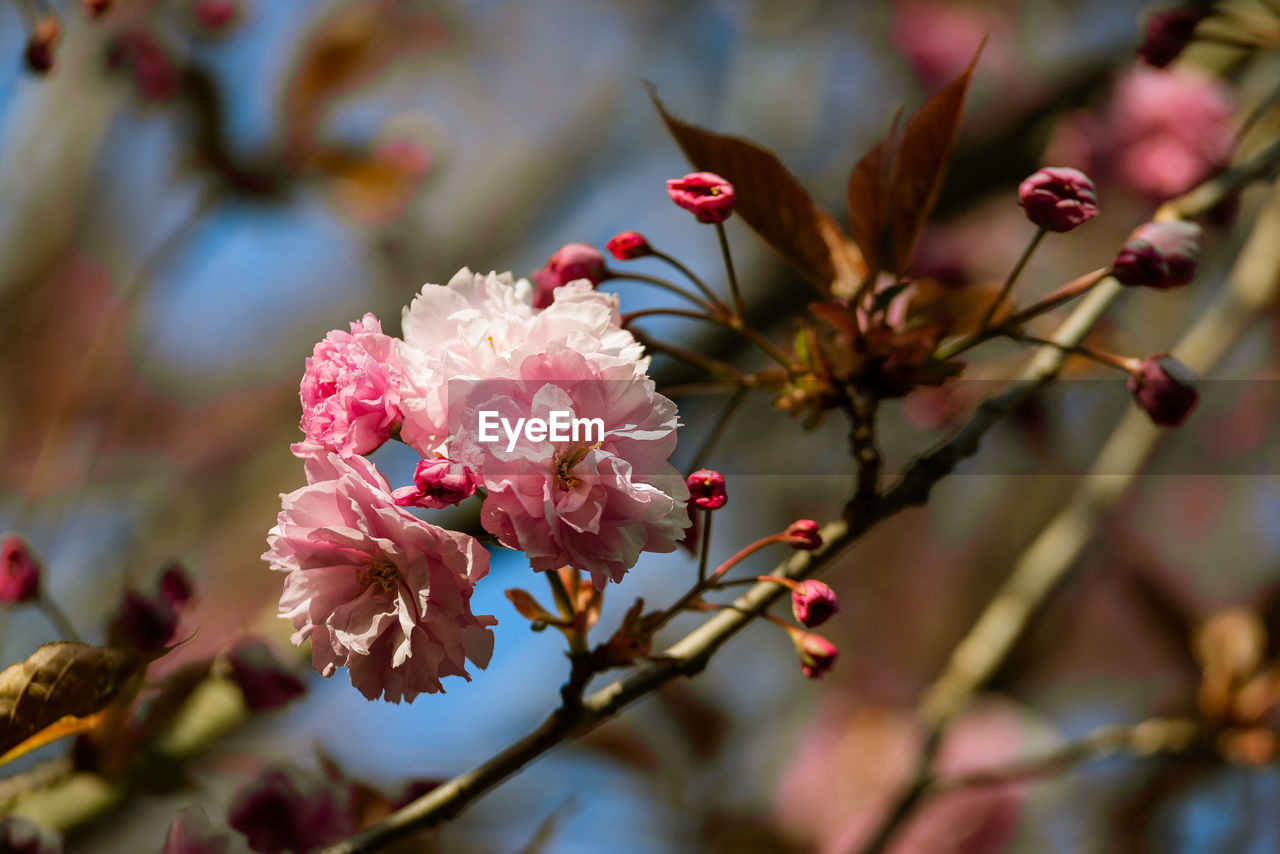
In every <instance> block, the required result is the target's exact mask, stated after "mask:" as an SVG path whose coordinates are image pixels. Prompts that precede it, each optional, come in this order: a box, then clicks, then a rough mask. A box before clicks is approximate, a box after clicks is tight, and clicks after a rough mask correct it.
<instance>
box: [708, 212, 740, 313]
mask: <svg viewBox="0 0 1280 854" xmlns="http://www.w3.org/2000/svg"><path fill="white" fill-rule="evenodd" d="M715 225H716V237H718V238H719V239H720V254H721V255H723V256H724V269H725V273H727V274H728V276H729V292H730V293H731V294H732V295H733V313H734V314H735V315H737V316H738V318H739V319H745V318H746V316H747V309H746V306H745V305H744V304H743V302H742V291H741V290H740V289H739V288H738V276H737V274H736V273H734V271H733V255H732V253H730V252H729V235H728V234H726V233H725V230H724V223H722V222H717V223H716V224H715Z"/></svg>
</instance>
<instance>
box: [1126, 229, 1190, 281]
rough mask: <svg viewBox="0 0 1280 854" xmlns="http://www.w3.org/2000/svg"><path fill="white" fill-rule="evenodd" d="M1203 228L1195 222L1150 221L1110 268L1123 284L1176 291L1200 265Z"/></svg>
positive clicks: (1132, 235)
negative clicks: (1174, 289) (1173, 289)
mask: <svg viewBox="0 0 1280 854" xmlns="http://www.w3.org/2000/svg"><path fill="white" fill-rule="evenodd" d="M1201 233H1202V230H1201V228H1200V226H1198V225H1196V224H1195V223H1193V222H1148V223H1145V224H1143V225H1140V226H1138V227H1137V228H1136V229H1134V231H1133V233H1132V234H1130V235H1129V239H1128V240H1126V241H1125V243H1124V246H1122V247H1121V248H1120V254H1119V255H1117V256H1116V260H1115V261H1114V262H1113V263H1112V265H1111V271H1112V274H1113V275H1115V277H1116V279H1117V280H1119V281H1120V283H1121V284H1125V285H1139V286H1143V287H1148V288H1161V289H1163V288H1176V287H1179V286H1180V285H1185V284H1187V283H1188V282H1190V281H1191V280H1192V279H1194V278H1195V276H1196V269H1197V268H1198V267H1199V266H1200V235H1201Z"/></svg>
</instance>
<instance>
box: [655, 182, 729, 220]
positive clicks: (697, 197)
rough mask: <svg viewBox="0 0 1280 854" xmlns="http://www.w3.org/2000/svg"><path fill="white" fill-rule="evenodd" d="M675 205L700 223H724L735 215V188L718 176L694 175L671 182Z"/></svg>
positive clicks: (668, 186)
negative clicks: (730, 216)
mask: <svg viewBox="0 0 1280 854" xmlns="http://www.w3.org/2000/svg"><path fill="white" fill-rule="evenodd" d="M667 195H668V196H670V197H671V201H673V202H675V203H676V204H677V205H679V206H680V207H682V208H684V209H685V210H687V211H689V212H690V213H692V214H693V215H694V216H696V217H697V218H698V221H699V222H707V223H715V222H724V221H725V220H726V219H728V218H729V215H730V214H731V213H733V204H734V194H733V185H732V184H730V183H729V182H728V181H726V180H725V179H724V178H721V177H720V176H719V175H717V174H715V173H714V172H690V173H689V174H688V175H685V176H684V177H683V178H672V179H670V180H669V181H667Z"/></svg>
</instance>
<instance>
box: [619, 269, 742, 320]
mask: <svg viewBox="0 0 1280 854" xmlns="http://www.w3.org/2000/svg"><path fill="white" fill-rule="evenodd" d="M608 280H609V281H616V280H622V281H627V282H643V283H644V284H646V285H653V286H654V287H655V288H662V289H663V290H666V291H670V292H671V293H673V294H676V295H678V296H681V297H683V298H684V299H687V300H689V302H691V303H693V304H695V305H698V306H701V307H702V308H703V309H704V310H705V311H706V312H707V314H710V315H713V316H714V315H716V314H719V313H721V311H722V309H719V308H718V307H717V306H716V305H713V304H712V303H710V302H708V301H707V300H704V299H703V298H702V297H700V296H698V295H697V294H695V293H694V292H693V291H690V290H686V289H685V288H682V287H680V286H679V285H677V284H676V283H675V282H668V281H667V280H666V279H661V278H658V277H657V276H647V275H645V274H644V273H619V272H618V271H616V270H613V269H610V270H609V279H608Z"/></svg>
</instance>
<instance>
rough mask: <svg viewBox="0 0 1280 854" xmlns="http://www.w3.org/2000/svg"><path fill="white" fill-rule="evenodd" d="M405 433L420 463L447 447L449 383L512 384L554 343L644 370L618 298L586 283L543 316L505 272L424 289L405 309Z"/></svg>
mask: <svg viewBox="0 0 1280 854" xmlns="http://www.w3.org/2000/svg"><path fill="white" fill-rule="evenodd" d="M403 326H404V343H403V345H402V346H401V355H402V362H403V365H404V389H403V392H402V398H403V401H402V406H403V409H404V417H405V422H404V429H403V431H402V433H401V438H402V439H403V440H404V441H405V442H406V443H408V444H409V445H410V446H412V447H413V448H414V449H415V450H416V451H417V452H418V453H419V454H421V455H422V456H424V457H428V456H432V455H433V454H434V452H435V451H436V450H437V449H438V447H439V446H440V444H441V443H442V442H444V441H445V440H446V439H447V438H448V436H449V434H450V432H451V430H450V427H449V405H448V404H449V383H450V381H463V382H471V381H476V380H484V379H493V378H512V377H515V376H516V372H517V368H518V366H519V365H520V364H521V363H522V362H523V361H524V359H525V358H527V357H528V356H531V355H536V354H538V353H542V352H545V351H546V350H547V349H548V348H549V347H550V346H551V345H552V344H553V343H557V342H558V343H559V344H561V345H563V346H567V347H569V348H571V349H573V350H575V351H577V352H579V353H584V354H586V353H589V354H593V355H594V354H598V355H601V356H604V357H616V358H622V359H625V360H627V361H629V362H630V363H631V364H632V365H633V368H634V370H635V372H636V373H638V374H643V373H644V371H645V370H646V369H647V367H648V359H647V358H644V356H643V353H644V351H643V348H642V347H641V346H640V344H639V343H638V342H637V341H636V339H635V337H634V336H632V334H631V333H630V332H628V331H627V330H625V329H623V328H622V326H621V322H620V319H619V316H618V298H617V296H616V295H614V294H605V293H601V292H600V291H597V290H595V289H594V288H593V287H591V284H590V283H589V282H586V281H576V282H570V283H569V284H567V285H564V286H563V287H560V288H556V290H555V293H554V295H553V301H552V303H551V305H549V306H548V307H547V308H546V309H545V310H542V311H539V310H537V309H535V308H534V307H533V287H532V285H531V284H530V283H529V281H528V280H527V279H519V280H516V279H513V278H512V276H511V274H510V273H489V274H488V275H482V274H479V273H472V272H471V271H470V270H468V269H467V268H465V267H464V268H463V269H462V270H460V271H458V273H457V275H455V276H454V277H453V278H452V279H450V280H449V284H448V285H443V286H441V285H431V284H428V285H425V286H423V288H422V292H421V293H420V294H419V295H418V296H417V297H415V298H414V300H413V302H412V303H410V304H409V306H408V307H406V308H405V310H404V318H403Z"/></svg>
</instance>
